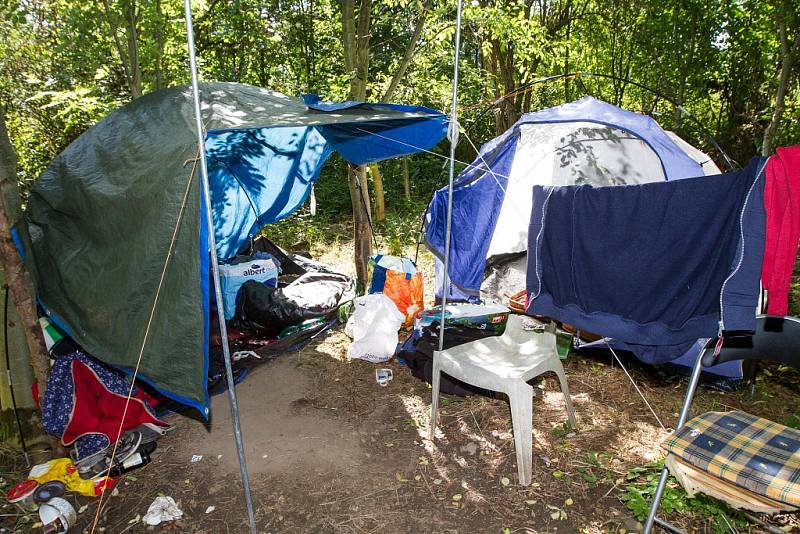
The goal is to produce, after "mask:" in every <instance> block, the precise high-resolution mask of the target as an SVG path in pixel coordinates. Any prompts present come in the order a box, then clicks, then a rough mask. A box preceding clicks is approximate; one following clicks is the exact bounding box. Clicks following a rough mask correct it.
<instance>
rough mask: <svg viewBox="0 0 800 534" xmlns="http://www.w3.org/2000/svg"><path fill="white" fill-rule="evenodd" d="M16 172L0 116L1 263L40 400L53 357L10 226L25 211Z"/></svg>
mask: <svg viewBox="0 0 800 534" xmlns="http://www.w3.org/2000/svg"><path fill="white" fill-rule="evenodd" d="M16 173H17V156H16V154H15V153H14V148H13V147H12V146H11V141H10V140H9V138H8V132H7V131H6V123H5V117H4V116H3V114H2V113H0V261H2V263H3V269H4V270H5V273H6V283H7V284H8V289H9V291H10V293H11V296H12V298H13V299H14V302H15V303H16V306H17V312H18V314H19V317H20V320H21V322H22V327H23V329H24V331H25V340H26V342H27V345H28V350H29V351H30V355H31V367H32V368H33V373H34V376H35V378H36V383H37V386H38V389H39V398H40V399H43V398H44V393H45V389H46V387H47V377H48V375H49V373H50V357H49V356H48V354H47V348H46V347H45V343H44V337H43V336H42V329H41V327H40V326H39V317H38V314H37V312H36V301H35V299H34V291H33V284H32V283H31V279H30V275H29V274H28V271H27V270H26V269H25V265H24V264H23V263H22V258H20V255H19V252H18V251H17V249H16V247H15V246H14V242H13V240H12V239H11V227H12V225H13V224H15V223H16V222H18V220H19V218H20V217H21V212H22V208H21V200H20V196H19V186H18V185H17V174H16Z"/></svg>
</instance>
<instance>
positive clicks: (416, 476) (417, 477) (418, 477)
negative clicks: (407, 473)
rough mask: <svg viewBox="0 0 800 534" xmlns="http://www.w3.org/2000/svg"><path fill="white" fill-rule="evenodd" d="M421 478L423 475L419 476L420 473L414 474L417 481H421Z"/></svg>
mask: <svg viewBox="0 0 800 534" xmlns="http://www.w3.org/2000/svg"><path fill="white" fill-rule="evenodd" d="M421 479H422V477H421V476H419V475H414V480H416V481H417V482H419V481H420V480H421Z"/></svg>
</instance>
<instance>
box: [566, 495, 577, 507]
mask: <svg viewBox="0 0 800 534" xmlns="http://www.w3.org/2000/svg"><path fill="white" fill-rule="evenodd" d="M573 502H575V501H573V500H572V497H568V498H567V500H566V501H564V504H566V505H567V506H572V503H573Z"/></svg>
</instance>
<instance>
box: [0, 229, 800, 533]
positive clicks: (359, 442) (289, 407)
mask: <svg viewBox="0 0 800 534" xmlns="http://www.w3.org/2000/svg"><path fill="white" fill-rule="evenodd" d="M319 252H323V251H319ZM325 252H326V253H325V254H323V253H320V254H319V257H321V258H320V259H321V260H322V261H326V262H327V263H330V264H335V265H344V266H350V265H352V260H351V259H350V256H349V247H347V246H340V245H339V244H338V243H337V244H335V246H330V247H328V248H327V250H326V251H325ZM410 253H411V254H412V257H413V251H410ZM420 260H421V261H420V264H421V266H422V267H423V269H424V270H426V272H428V271H430V272H432V259H431V257H430V255H428V254H423V256H422V257H421V258H420ZM432 279H433V276H428V277H427V279H426V281H427V282H428V283H429V284H430V283H431V282H432ZM426 293H427V295H431V294H432V287H431V286H430V285H428V286H426ZM349 343H350V340H349V338H347V337H346V336H345V334H344V333H343V331H342V329H341V327H339V328H336V329H334V330H332V331H330V332H329V333H328V334H327V335H326V336H325V337H323V338H321V339H318V340H315V341H313V342H312V343H311V344H309V345H308V346H307V347H306V348H305V349H303V350H302V351H301V352H298V353H294V354H289V355H285V356H282V357H280V358H278V359H277V360H274V361H271V362H268V363H265V364H263V365H261V366H259V367H257V368H255V369H254V370H253V371H252V372H251V373H250V375H249V376H248V377H247V378H246V379H245V381H244V382H242V383H241V384H240V385H239V386H237V388H236V391H237V395H238V399H239V411H240V416H241V422H242V429H243V436H244V441H245V447H246V457H247V465H248V469H249V472H250V482H251V486H252V493H253V501H254V504H255V514H256V520H257V524H258V530H259V532H260V533H271V534H279V533H352V534H367V533H369V534H378V533H417V532H430V533H441V534H445V533H447V534H455V533H497V534H512V533H537V534H545V533H585V534H598V533H614V534H622V533H625V532H637V531H640V530H641V525H640V524H639V523H638V522H637V521H636V519H635V518H634V517H633V516H632V515H631V513H630V512H629V511H628V509H627V508H626V506H625V504H624V503H623V502H621V500H620V496H622V495H623V493H624V491H625V488H626V486H627V485H628V484H629V483H630V482H631V480H632V479H634V478H635V477H636V471H635V469H636V468H640V467H641V466H644V465H647V464H650V463H652V462H653V461H655V460H657V459H658V458H659V456H660V452H659V447H658V443H660V441H661V440H662V439H663V437H664V436H665V435H666V434H667V432H666V431H664V430H662V429H661V427H660V426H659V424H658V423H657V422H656V420H655V419H654V417H653V415H652V414H651V413H650V412H649V410H648V409H647V407H646V405H645V404H644V403H643V402H642V400H641V398H640V397H639V395H638V394H637V392H636V390H635V389H634V387H633V385H632V384H631V382H630V381H629V380H628V379H627V377H626V376H625V373H624V372H623V370H622V369H621V368H620V367H619V365H617V364H613V365H612V363H611V361H610V360H609V359H608V358H607V357H602V358H598V359H595V358H584V357H580V356H577V355H575V354H573V353H571V354H570V355H569V358H568V359H567V361H566V362H565V370H566V373H567V378H568V382H569V387H570V389H571V394H572V398H573V403H574V405H575V410H576V413H577V418H578V430H577V431H574V432H573V431H571V430H570V429H569V428H568V427H567V426H566V425H565V423H566V421H567V416H566V411H565V409H564V401H563V396H562V395H561V393H560V391H559V389H558V384H557V380H556V378H555V376H554V375H549V374H548V375H544V376H543V377H542V380H541V384H540V385H541V386H542V390H543V393H542V394H541V395H538V396H537V397H536V398H535V400H534V420H533V433H534V451H533V452H534V462H533V483H532V484H531V485H530V486H528V487H523V486H520V485H519V484H518V483H517V465H516V459H515V452H514V441H513V436H512V433H511V419H510V417H511V416H510V411H509V408H508V403H507V402H506V401H505V400H503V399H501V398H496V399H495V398H486V397H481V396H473V397H467V398H459V397H450V396H443V400H442V405H441V407H440V412H439V413H440V422H439V425H438V426H437V436H436V440H435V441H433V442H431V441H429V440H428V439H427V436H428V429H429V423H430V415H429V413H430V412H429V406H430V397H431V390H430V387H429V386H428V385H427V384H425V383H424V382H421V381H419V380H417V379H416V378H414V377H413V376H412V375H411V373H410V372H409V370H408V368H407V367H405V366H402V365H399V364H397V363H396V362H394V361H392V362H390V363H387V364H384V365H380V366H376V365H374V364H370V363H367V362H364V361H360V360H355V361H349V360H348V359H347V357H346V352H347V347H348V346H349ZM626 365H627V368H628V370H629V371H630V373H631V374H632V376H633V378H634V380H635V381H636V383H637V384H638V385H639V387H640V388H641V389H642V391H643V392H644V394H645V395H646V397H647V398H648V399H649V400H650V402H651V404H652V405H653V408H654V410H655V411H656V413H657V414H659V416H660V417H661V420H662V422H663V424H664V425H665V426H666V427H668V428H670V429H671V427H672V425H674V424H675V422H676V420H677V416H678V413H677V412H678V410H679V407H680V404H681V401H682V397H683V393H684V391H685V388H686V382H685V381H682V380H677V379H674V378H673V379H665V378H664V377H663V376H662V375H659V374H658V373H656V372H655V371H654V370H653V368H651V367H646V366H643V365H640V364H638V363H637V362H636V361H627V363H626ZM376 367H388V368H391V369H392V371H393V373H394V379H393V380H392V381H391V382H390V383H389V385H388V386H386V387H381V386H379V385H378V384H376V382H375V368H376ZM786 376H787V375H784V374H781V373H772V375H768V374H763V375H762V379H761V380H760V381H759V383H758V387H757V391H756V394H755V397H754V398H752V399H751V397H750V394H749V390H745V391H740V392H728V393H723V392H720V391H714V390H711V389H705V388H704V389H701V391H700V393H699V396H698V399H697V401H696V403H695V407H696V410H697V411H700V410H707V409H715V410H727V409H746V410H748V411H752V412H755V413H759V414H762V415H765V416H768V417H770V418H772V419H774V420H778V421H784V420H786V418H787V417H789V416H792V415H795V414H800V396H798V394H797V393H798V391H797V387H798V385H797V384H798V382H800V381H798V380H795V379H793V378H786ZM790 376H792V377H795V378H796V377H797V375H790ZM212 416H213V419H212V420H211V421H210V422H209V423H208V424H203V423H201V422H199V421H197V420H193V419H190V418H187V417H184V416H181V415H177V414H175V415H171V416H169V417H168V420H169V421H171V422H174V423H175V424H176V426H177V428H176V430H175V431H174V432H173V433H172V434H170V435H168V436H166V437H165V438H162V439H161V440H160V442H159V448H158V451H157V452H156V454H155V455H154V460H153V462H152V463H151V464H150V465H148V466H147V467H145V468H144V469H140V470H137V471H134V472H132V473H131V474H130V475H129V476H127V477H126V478H125V479H123V480H122V481H121V482H120V483H119V485H118V486H117V490H116V491H115V492H114V494H113V496H111V497H109V498H106V499H104V503H103V505H102V508H101V509H100V511H99V513H98V505H99V504H100V503H99V499H97V498H94V499H90V498H83V497H78V498H75V497H70V498H71V499H72V501H73V504H74V505H75V508H76V510H79V514H78V515H79V518H78V524H77V525H76V527H75V528H74V529H73V530H72V531H71V532H92V531H93V529H92V525H93V523H94V520H95V518H96V517H97V525H96V527H95V528H94V532H104V533H113V534H121V533H125V532H128V533H138V532H154V533H161V532H192V533H198V534H199V533H207V534H210V533H239V532H247V521H246V513H245V506H244V499H243V496H242V486H241V478H240V474H239V466H238V462H237V458H236V454H235V447H234V441H233V433H232V429H231V424H230V406H229V403H228V398H227V395H220V396H217V397H214V398H213V399H212ZM2 452H3V451H2V450H0V465H2V466H3V472H2V473H1V476H2V480H0V482H2V483H3V487H7V486H8V485H10V484H11V483H13V482H15V481H17V480H19V479H20V477H21V476H22V474H23V472H24V469H23V466H22V464H21V459H20V457H19V455H16V454H11V453H6V454H5V455H3V454H2ZM193 460H195V461H193ZM632 469H634V471H631V470H632ZM632 473H633V474H632ZM629 475H630V476H629ZM629 479H631V480H629ZM159 495H166V496H171V497H173V498H174V499H175V500H176V501H177V503H178V505H179V507H180V509H181V510H183V512H184V516H183V518H182V520H180V521H179V522H175V523H170V524H166V525H162V526H158V527H151V528H149V529H148V528H146V527H144V525H143V523H142V521H141V517H142V516H143V515H144V514H145V513H146V511H147V508H148V506H149V505H150V503H151V502H152V501H153V500H154V499H155V498H156V497H157V496H159ZM670 518H671V519H672V520H674V521H676V522H677V523H679V524H680V525H682V526H683V527H684V528H685V529H686V530H687V531H688V532H714V530H713V524H712V523H711V521H709V520H708V519H699V518H697V517H693V516H691V515H689V514H682V513H673V514H672V515H671V516H670ZM36 521H38V516H36V515H27V516H25V515H22V514H20V513H19V511H18V510H16V509H15V508H14V507H13V506H11V505H8V504H5V505H4V507H3V508H2V510H0V529H2V528H5V530H0V532H3V531H4V532H41V528H38V527H37V526H36V525H35V523H36ZM784 524H785V525H787V526H786V528H787V531H792V530H791V529H792V528H794V529H795V530H793V531H796V532H800V528H799V527H798V526H797V518H796V517H790V518H789V519H788V520H787V519H786V518H784ZM792 525H793V526H792ZM738 532H760V530H759V529H757V528H754V527H747V529H744V530H742V529H740V530H738Z"/></svg>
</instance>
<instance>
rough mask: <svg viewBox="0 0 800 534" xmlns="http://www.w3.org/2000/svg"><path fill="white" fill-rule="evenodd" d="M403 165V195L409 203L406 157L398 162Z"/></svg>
mask: <svg viewBox="0 0 800 534" xmlns="http://www.w3.org/2000/svg"><path fill="white" fill-rule="evenodd" d="M400 161H401V162H402V163H403V194H404V195H405V197H406V201H407V202H410V201H411V179H410V177H409V173H408V157H405V158H402V159H401V160H400Z"/></svg>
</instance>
